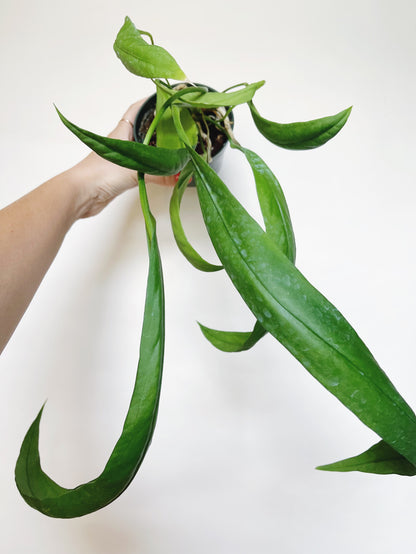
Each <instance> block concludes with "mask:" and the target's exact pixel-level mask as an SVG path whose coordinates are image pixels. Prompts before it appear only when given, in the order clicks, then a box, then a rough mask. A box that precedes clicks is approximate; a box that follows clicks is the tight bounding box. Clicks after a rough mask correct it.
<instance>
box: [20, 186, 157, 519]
mask: <svg viewBox="0 0 416 554" xmlns="http://www.w3.org/2000/svg"><path fill="white" fill-rule="evenodd" d="M141 186H142V187H143V186H144V182H142V184H141ZM143 194H144V193H143V190H142V189H141V197H142V195H143ZM142 205H143V204H142ZM143 212H144V215H145V221H146V228H147V231H148V241H149V242H148V243H149V275H148V280H147V290H146V303H145V311H144V319H143V327H142V336H141V342H140V358H139V364H138V367H137V375H136V382H135V385H134V390H133V394H132V398H131V402H130V406H129V409H128V412H127V416H126V419H125V422H124V426H123V431H122V433H121V436H120V438H119V439H118V441H117V444H116V445H115V447H114V450H113V451H112V453H111V455H110V458H109V460H108V462H107V464H106V466H105V468H104V470H103V472H102V473H101V474H100V475H99V476H98V477H97V478H96V479H93V480H92V481H89V482H88V483H85V484H82V485H79V486H78V487H76V488H74V489H67V488H64V487H61V486H60V485H58V484H57V483H55V482H54V481H52V479H50V477H48V475H46V473H44V471H43V470H42V468H41V464H40V458H39V423H40V418H41V414H42V410H41V411H40V413H39V415H38V416H37V418H36V419H35V421H34V422H33V424H32V425H31V427H30V429H29V431H28V432H27V434H26V437H25V439H24V441H23V444H22V448H21V451H20V455H19V457H18V460H17V463H16V470H15V477H16V484H17V487H18V489H19V491H20V493H21V495H22V496H23V498H24V499H25V500H26V502H27V503H28V504H29V505H30V506H32V507H33V508H36V509H37V510H39V511H40V512H42V513H44V514H46V515H48V516H51V517H59V518H73V517H79V516H82V515H85V514H88V513H90V512H93V511H95V510H98V509H100V508H102V507H104V506H106V505H107V504H109V503H110V502H112V501H113V500H115V499H116V498H117V497H118V496H119V495H120V494H121V493H122V492H123V491H124V490H125V489H126V487H127V486H128V485H129V484H130V482H131V481H132V479H133V478H134V476H135V475H136V473H137V471H138V469H139V467H140V465H141V463H142V461H143V459H144V456H145V454H146V452H147V449H148V447H149V445H150V442H151V439H152V435H153V431H154V428H155V425H156V417H157V411H158V405H159V395H160V387H161V380H162V366H163V352H164V334H165V330H164V329H165V327H164V292H163V277H162V269H161V263H160V255H159V249H158V245H157V239H156V230H155V227H154V223H153V217H152V216H151V214H150V213H149V211H148V206H146V205H144V206H143Z"/></svg>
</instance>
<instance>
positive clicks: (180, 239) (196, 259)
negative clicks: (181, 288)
mask: <svg viewBox="0 0 416 554" xmlns="http://www.w3.org/2000/svg"><path fill="white" fill-rule="evenodd" d="M191 178H192V164H191V163H190V162H189V163H188V165H187V166H186V167H185V169H183V170H182V173H181V175H180V177H179V179H178V181H177V183H176V185H175V188H174V189H173V192H172V196H171V200H170V204H169V213H170V221H171V225H172V231H173V236H174V237H175V241H176V244H177V245H178V248H179V250H180V251H181V252H182V254H183V255H184V256H185V258H186V259H187V260H188V262H189V263H191V264H192V265H193V266H194V267H195V268H196V269H199V270H200V271H207V272H211V271H219V270H220V269H222V265H215V264H211V263H210V262H207V261H206V260H205V259H204V258H202V256H200V254H198V252H197V251H196V250H195V248H194V247H193V246H192V245H191V244H190V242H189V241H188V239H187V237H186V234H185V231H184V229H183V226H182V221H181V217H180V208H181V201H182V198H183V194H184V192H185V190H186V187H187V185H188V182H189V180H190V179H191Z"/></svg>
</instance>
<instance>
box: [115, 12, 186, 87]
mask: <svg viewBox="0 0 416 554" xmlns="http://www.w3.org/2000/svg"><path fill="white" fill-rule="evenodd" d="M114 51H115V53H116V54H117V56H118V57H119V58H120V60H121V61H122V63H123V64H124V65H125V67H126V68H127V69H128V70H129V71H131V73H134V74H135V75H139V76H140V77H148V78H150V79H156V78H161V79H179V80H182V79H186V75H185V73H184V72H183V71H182V69H181V68H180V67H179V65H178V64H177V63H176V61H175V60H174V58H173V57H172V56H171V55H170V54H169V52H167V51H166V50H165V49H164V48H162V47H161V46H155V45H153V44H148V43H147V42H146V41H145V40H144V39H143V38H142V32H141V31H139V30H138V29H136V27H135V26H134V24H133V23H132V21H131V20H130V19H129V18H128V17H126V19H125V22H124V25H123V26H122V27H121V29H120V31H119V32H118V35H117V38H116V40H115V42H114Z"/></svg>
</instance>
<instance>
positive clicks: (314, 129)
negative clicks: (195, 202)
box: [16, 18, 416, 518]
mask: <svg viewBox="0 0 416 554" xmlns="http://www.w3.org/2000/svg"><path fill="white" fill-rule="evenodd" d="M146 35H147V37H148V39H147V40H146V39H145V38H144V37H145V36H146ZM149 40H150V42H149ZM114 48H115V51H116V54H117V55H118V57H119V58H120V60H121V61H122V62H123V64H124V65H125V66H126V67H127V69H129V70H130V71H132V72H133V73H135V74H137V75H139V76H142V77H146V78H149V79H151V80H152V81H153V82H154V84H155V86H156V91H157V105H156V113H155V116H154V119H153V121H152V122H151V123H150V126H149V128H148V130H147V132H146V135H145V138H144V141H143V143H137V142H136V143H133V142H129V141H120V140H117V139H110V138H106V137H101V136H99V135H96V134H94V133H91V132H89V131H86V130H84V129H82V128H80V127H78V126H76V125H74V124H73V123H71V122H69V121H68V120H67V119H66V118H65V117H64V116H63V115H62V114H60V113H59V112H58V113H59V116H60V118H61V120H62V121H63V123H64V124H65V125H66V126H67V127H68V128H69V129H70V130H71V131H72V132H73V133H74V134H75V135H76V136H78V137H79V138H80V139H81V140H82V141H83V142H85V143H86V144H87V145H88V146H89V147H90V148H92V149H93V150H94V151H95V152H97V153H98V154H100V155H101V156H103V157H104V158H106V159H108V160H110V161H113V162H115V163H117V164H119V165H122V166H125V167H128V168H131V169H134V170H136V171H137V172H138V186H139V194H140V201H141V206H142V210H143V214H144V220H145V228H146V234H147V240H148V251H149V275H148V282H147V290H146V302H145V310H144V319H143V327H142V337H141V344H140V359H139V364H138V369H137V377H136V383H135V387H134V390H133V394H132V400H131V404H130V407H129V410H128V413H127V417H126V420H125V424H124V427H123V431H122V434H121V436H120V438H119V440H118V442H117V444H116V446H115V447H114V450H113V452H112V454H111V456H110V458H109V460H108V462H107V465H106V466H105V468H104V470H103V472H102V473H101V475H99V476H98V477H97V478H96V479H94V480H92V481H90V482H88V483H86V484H83V485H80V486H79V487H76V488H75V489H65V488H63V487H60V486H59V485H58V484H56V483H55V482H53V481H52V480H51V479H50V478H49V477H48V476H47V475H46V474H45V473H44V472H43V471H42V469H41V466H40V459H39V451H38V435H39V423H40V418H41V413H42V410H41V412H40V413H39V415H38V416H37V418H36V419H35V421H34V422H33V424H32V426H31V427H30V429H29V431H28V433H27V434H26V437H25V439H24V441H23V444H22V448H21V452H20V455H19V458H18V461H17V464H16V483H17V486H18V488H19V491H20V492H21V494H22V496H23V497H24V498H25V500H26V501H27V502H28V503H29V504H30V505H31V506H33V507H34V508H36V509H38V510H39V511H41V512H43V513H45V514H47V515H49V516H52V517H63V518H69V517H77V516H81V515H84V514H86V513H90V512H92V511H94V510H97V509H99V508H101V507H103V506H105V505H107V504H109V503H110V502H112V501H113V500H114V499H115V498H117V497H118V496H119V495H120V494H121V493H122V492H123V491H124V490H125V488H126V487H127V486H128V485H129V483H130V482H131V480H132V479H133V477H134V475H135V473H136V472H137V470H138V468H139V466H140V464H141V462H142V460H143V458H144V456H145V454H146V451H147V448H148V447H149V444H150V441H151V438H152V434H153V430H154V427H155V423H156V417H157V409H158V402H159V394H160V386H161V378H162V365H163V344H164V294H163V277H162V270H161V261H160V256H159V250H158V244H157V235H156V222H155V219H154V217H153V215H152V213H151V211H150V208H149V204H148V199H147V193H146V187H145V183H144V174H145V173H150V174H156V175H172V174H177V173H180V176H179V179H178V182H177V184H176V186H175V188H174V190H173V192H172V199H171V205H170V215H171V220H172V228H173V232H174V235H175V239H176V241H177V243H178V246H179V248H180V250H181V252H182V253H183V254H184V255H185V256H186V258H187V259H188V260H189V261H190V262H191V263H192V264H193V265H194V266H195V267H197V268H198V269H200V270H203V271H218V270H222V269H225V271H226V272H227V274H228V275H229V277H230V279H231V281H232V282H233V284H234V286H235V287H236V289H237V291H238V292H239V294H240V295H241V297H242V298H243V300H244V301H245V303H246V304H247V306H248V307H249V308H250V310H251V312H252V313H253V314H254V316H255V320H256V322H255V324H254V326H253V329H252V331H244V332H226V331H218V330H213V329H209V328H207V327H204V326H201V330H202V332H203V334H204V335H205V337H206V338H207V339H208V340H210V341H211V342H212V343H213V344H214V345H215V346H216V347H217V348H220V349H222V350H224V351H228V352H235V351H241V350H245V349H248V348H250V347H251V346H253V345H254V344H255V343H256V342H257V341H258V340H260V339H261V337H262V336H263V335H264V334H265V333H266V332H268V333H270V334H271V335H273V336H274V337H275V338H276V339H278V340H279V341H280V342H281V343H282V344H283V345H284V346H285V347H286V348H287V349H288V350H289V351H290V352H291V353H292V354H293V355H294V356H295V357H296V358H297V359H298V360H299V361H300V362H301V363H302V364H303V365H304V367H305V368H306V369H307V370H308V371H309V372H310V373H311V374H312V375H313V376H314V377H315V378H316V379H317V380H318V381H319V382H321V384H322V385H323V386H324V387H325V388H326V389H327V390H329V392H331V393H332V394H334V395H335V396H336V397H337V398H338V399H339V400H340V401H341V402H342V403H343V404H344V405H345V406H346V407H347V408H348V409H350V410H351V411H352V412H353V413H354V414H355V415H356V416H357V417H358V418H360V419H361V421H362V422H363V423H364V424H366V425H367V426H368V427H370V428H371V429H372V430H374V431H375V432H376V433H377V434H378V435H379V436H380V438H381V441H380V442H378V443H377V444H376V445H375V446H373V447H372V448H370V449H369V450H368V451H366V452H365V453H363V454H361V455H359V456H356V457H354V458H350V459H348V460H344V461H342V462H338V463H335V464H330V465H328V466H321V469H326V470H335V471H350V470H360V471H367V472H373V473H398V474H402V475H415V474H416V440H415V439H416V416H415V414H414V413H413V411H412V410H411V408H410V407H409V406H408V405H407V404H406V402H405V401H404V400H403V399H402V397H401V396H400V395H399V393H398V392H397V391H396V389H395V388H394V386H393V385H392V383H391V382H390V381H389V379H388V378H387V376H386V374H385V373H384V372H383V371H382V370H381V368H380V367H379V365H378V364H377V362H376V361H375V359H374V358H373V356H372V355H371V353H370V352H369V351H368V349H367V347H366V346H365V345H364V343H363V342H362V341H361V339H360V338H359V337H358V336H357V334H356V333H355V331H354V330H353V329H352V327H351V326H350V325H349V323H348V322H347V321H346V320H345V318H344V317H343V316H342V315H341V314H340V313H339V312H338V310H337V309H336V308H335V307H334V306H333V305H332V304H331V303H330V302H328V300H326V299H325V298H324V296H322V294H320V293H319V292H318V291H317V290H316V289H315V288H313V287H312V285H311V284H310V283H309V282H308V281H307V280H306V279H305V277H304V276H303V275H302V274H301V273H300V272H299V271H298V270H297V268H296V267H295V240H294V233H293V229H292V225H291V221H290V216H289V211H288V208H287V205H286V201H285V198H284V194H283V191H282V189H281V187H280V184H279V183H278V181H277V179H276V177H275V176H274V175H273V173H272V172H271V171H270V169H269V168H268V167H267V165H266V164H265V163H264V161H263V160H262V159H261V158H260V157H259V156H258V155H257V154H255V153H254V152H252V151H251V150H249V149H247V148H246V147H243V146H242V145H240V144H239V143H238V142H237V140H236V139H235V137H234V134H233V130H232V126H231V124H230V121H229V117H228V116H229V112H230V110H231V109H233V108H235V107H236V106H239V105H240V104H247V105H248V107H249V109H250V113H251V115H252V117H253V121H254V124H255V126H256V127H257V129H258V131H259V132H260V133H261V134H262V135H264V136H265V137H266V138H267V139H269V140H270V141H271V142H273V143H274V144H276V145H277V146H280V147H284V148H290V149H294V150H303V149H311V148H316V147H318V146H321V145H323V144H324V143H325V142H327V141H328V140H329V139H331V138H333V137H334V136H335V135H336V134H337V133H338V132H339V131H340V129H341V128H342V127H343V125H344V124H345V122H346V120H347V119H348V116H349V113H350V108H349V109H347V110H344V111H342V112H340V113H338V114H336V115H334V116H330V117H325V118H321V119H317V120H313V121H309V122H301V123H293V124H279V123H274V122H272V121H269V120H268V119H265V118H264V117H262V116H261V115H260V114H259V112H258V111H257V109H256V107H255V105H254V102H253V98H254V95H255V93H256V91H257V90H258V89H259V88H261V87H262V86H263V85H264V82H262V81H261V82H258V83H253V84H243V85H238V86H236V87H232V88H231V89H228V90H227V91H225V92H222V93H217V92H212V91H210V90H208V89H207V88H206V87H205V86H195V85H193V84H192V83H191V82H189V81H187V79H186V76H185V75H184V73H183V71H182V70H181V69H180V67H179V66H178V64H177V63H176V61H175V60H174V59H173V58H172V56H170V54H168V52H166V50H164V49H162V48H161V47H159V46H156V45H154V44H153V39H152V37H151V36H150V35H149V34H148V33H144V32H143V31H138V30H137V29H136V28H135V26H134V25H133V23H132V22H131V21H130V20H129V19H128V18H126V21H125V23H124V25H123V27H122V28H121V30H120V32H119V34H118V36H117V38H116V41H115V45H114ZM170 80H175V81H179V82H180V83H181V84H180V85H179V86H177V85H174V84H171V82H170ZM183 82H184V83H185V84H183ZM224 106H225V107H226V108H224ZM210 128H215V129H218V130H219V132H220V133H222V134H225V136H226V137H227V139H228V141H229V144H230V146H231V147H232V148H235V149H237V150H239V151H240V152H241V153H242V154H243V156H244V157H245V158H246V160H247V162H248V164H249V166H250V170H251V171H252V173H253V176H254V180H255V184H256V191H257V195H258V198H259V203H260V207H261V211H262V215H263V219H264V225H265V230H263V229H262V227H260V225H259V224H258V223H257V222H256V221H255V220H254V219H253V218H252V217H251V216H250V215H249V214H248V213H247V211H246V210H245V209H244V207H243V206H242V205H241V204H240V203H239V202H238V201H237V199H236V198H235V197H234V196H233V195H232V194H231V193H230V191H229V190H228V188H227V187H226V185H225V184H224V183H223V182H222V181H221V179H220V178H219V176H218V175H217V174H216V172H215V171H214V169H213V168H212V167H210V165H209V163H208V162H209V161H210V156H211V144H210V140H209V132H208V129H210ZM155 131H156V145H155V146H150V141H151V140H152V137H153V135H154V132H155ZM197 144H199V145H200V150H201V153H197V152H196V151H195V146H196V145H197ZM191 177H193V178H194V179H195V183H196V187H197V192H198V198H199V203H200V208H201V211H202V215H203V218H204V221H205V224H206V227H207V231H208V234H209V237H210V239H211V241H212V244H213V246H214V248H215V250H216V251H217V254H218V257H219V259H220V261H221V264H222V265H221V266H218V265H213V264H211V263H209V262H207V261H206V260H204V259H203V258H202V257H201V256H200V255H199V254H198V253H197V252H196V251H195V249H194V248H193V247H192V246H191V244H190V242H189V240H188V238H187V237H186V235H185V233H184V231H183V228H182V225H181V219H180V204H181V199H182V196H183V194H184V192H185V190H186V187H187V185H188V183H189V180H190V178H191Z"/></svg>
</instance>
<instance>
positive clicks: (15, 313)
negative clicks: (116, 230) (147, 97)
mask: <svg viewBox="0 0 416 554" xmlns="http://www.w3.org/2000/svg"><path fill="white" fill-rule="evenodd" d="M140 104H141V102H137V103H136V104H133V105H132V106H130V108H129V109H128V110H127V111H126V113H125V114H124V115H123V118H122V119H121V120H120V122H119V123H118V125H117V127H116V128H115V129H114V131H113V132H112V133H110V135H109V136H111V137H114V138H120V139H125V140H131V139H132V125H131V124H130V123H128V121H134V118H135V115H136V113H137V110H138V108H139V106H140ZM126 120H128V121H126ZM146 181H147V182H148V183H159V184H166V185H172V184H174V178H173V177H153V176H146ZM135 186H137V174H136V172H134V171H132V170H129V169H125V168H121V167H119V166H117V165H114V164H112V163H111V162H107V161H105V160H103V159H102V158H100V157H99V156H98V155H96V154H95V153H91V154H89V155H88V156H87V157H86V158H85V159H84V160H82V161H81V162H80V163H79V164H77V165H76V166H74V167H72V168H71V169H68V170H67V171H64V172H63V173H61V174H59V175H57V176H56V177H53V178H52V179H50V180H49V181H47V182H46V183H43V184H42V185H40V186H39V187H37V188H36V189H34V190H33V191H31V192H29V193H28V194H27V195H26V196H23V197H22V198H20V199H19V200H17V201H16V202H14V203H13V204H11V205H10V206H7V207H6V208H4V209H2V210H1V211H0V352H2V351H3V349H4V347H5V346H6V344H7V342H8V341H9V339H10V337H11V336H12V334H13V332H14V330H15V328H16V327H17V325H18V323H19V321H20V319H21V318H22V316H23V314H24V313H25V311H26V308H27V307H28V306H29V304H30V302H31V300H32V298H33V296H34V294H35V293H36V291H37V289H38V287H39V285H40V283H41V281H42V279H43V277H44V275H45V273H46V272H47V270H48V268H49V266H50V265H51V263H52V262H53V260H54V258H55V256H56V254H57V252H58V250H59V248H60V246H61V244H62V241H63V239H64V237H65V235H66V233H67V232H68V231H69V229H70V228H71V227H72V225H73V224H74V223H75V221H77V220H78V219H81V218H85V217H90V216H92V215H95V214H97V213H99V212H100V211H101V210H102V209H103V208H104V207H105V206H106V205H107V204H108V203H109V202H111V200H113V199H114V198H115V197H116V196H118V195H119V194H121V193H122V192H124V191H126V190H128V189H130V188H133V187H135Z"/></svg>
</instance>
